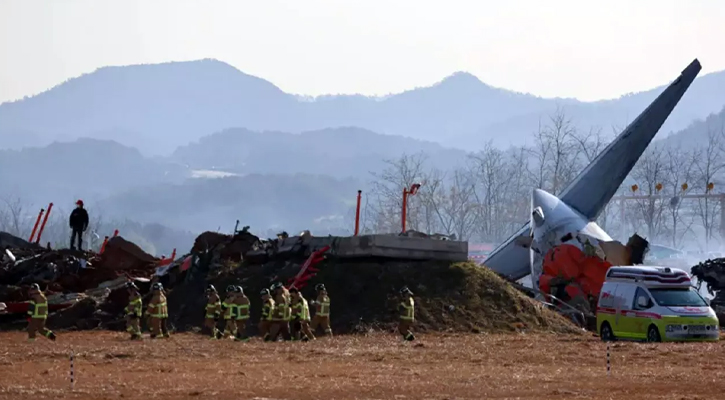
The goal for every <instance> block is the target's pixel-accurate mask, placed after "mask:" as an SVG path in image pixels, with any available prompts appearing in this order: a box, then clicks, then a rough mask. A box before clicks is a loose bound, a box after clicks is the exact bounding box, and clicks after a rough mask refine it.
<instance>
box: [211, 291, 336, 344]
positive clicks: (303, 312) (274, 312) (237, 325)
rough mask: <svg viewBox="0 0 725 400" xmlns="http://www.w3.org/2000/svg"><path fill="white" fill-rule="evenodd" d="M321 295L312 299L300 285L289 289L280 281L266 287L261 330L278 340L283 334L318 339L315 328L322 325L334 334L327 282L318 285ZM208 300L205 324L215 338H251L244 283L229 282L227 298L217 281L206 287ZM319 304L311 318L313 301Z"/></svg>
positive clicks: (239, 339) (269, 338)
mask: <svg viewBox="0 0 725 400" xmlns="http://www.w3.org/2000/svg"><path fill="white" fill-rule="evenodd" d="M315 290H316V291H317V298H316V299H315V300H312V301H310V302H309V303H308V302H307V300H306V299H305V298H304V297H302V294H301V293H300V292H299V290H297V289H296V288H294V287H293V288H291V289H289V290H288V289H287V288H285V287H284V286H283V285H282V283H280V282H278V283H276V284H274V285H272V287H271V288H269V289H262V291H261V292H260V296H261V297H262V313H261V316H260V319H259V334H260V336H262V338H263V339H264V340H265V341H276V340H277V338H278V337H279V336H280V335H281V336H282V338H283V339H285V340H302V341H308V340H313V339H315V335H314V333H313V332H315V331H316V330H317V328H318V327H321V328H322V330H323V331H324V333H325V335H326V336H328V337H331V336H332V328H331V327H330V297H329V296H328V295H327V289H326V288H325V285H323V284H318V285H317V286H315ZM206 294H207V304H206V311H205V312H206V314H205V321H204V326H205V327H206V328H207V329H208V330H209V333H210V334H211V339H226V338H233V339H234V340H237V341H248V340H249V337H247V335H246V330H247V329H246V326H247V321H248V320H249V298H247V296H246V295H245V294H244V289H242V287H241V286H234V285H229V286H227V290H226V296H225V297H224V301H223V302H222V301H221V298H220V296H219V293H218V292H217V290H216V288H215V287H214V286H213V285H209V287H208V288H207V289H206ZM310 303H311V304H312V305H314V306H315V316H314V318H310V307H309V304H310ZM220 319H223V320H224V330H223V331H222V330H220V329H217V322H218V321H219V320H220Z"/></svg>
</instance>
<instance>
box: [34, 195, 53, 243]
mask: <svg viewBox="0 0 725 400" xmlns="http://www.w3.org/2000/svg"><path fill="white" fill-rule="evenodd" d="M52 209H53V203H50V204H48V212H47V213H45V218H43V224H42V225H40V230H39V231H38V237H37V238H35V243H36V244H38V243H40V236H42V235H43V229H45V223H46V222H48V215H50V210H52Z"/></svg>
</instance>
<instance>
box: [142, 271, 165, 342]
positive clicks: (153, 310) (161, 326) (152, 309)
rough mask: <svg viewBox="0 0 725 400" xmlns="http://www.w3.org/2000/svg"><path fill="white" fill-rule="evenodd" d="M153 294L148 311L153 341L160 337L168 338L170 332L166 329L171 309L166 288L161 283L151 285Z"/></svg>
mask: <svg viewBox="0 0 725 400" xmlns="http://www.w3.org/2000/svg"><path fill="white" fill-rule="evenodd" d="M151 292H152V294H151V300H150V301H149V305H148V308H147V309H146V315H147V316H148V317H149V323H150V325H151V339H156V338H157V337H159V335H162V337H164V338H168V337H169V331H168V329H167V328H166V319H167V318H169V308H168V306H167V304H166V295H165V294H164V286H163V285H162V284H161V282H156V283H154V284H153V285H151Z"/></svg>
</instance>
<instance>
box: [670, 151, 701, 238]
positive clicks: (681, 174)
mask: <svg viewBox="0 0 725 400" xmlns="http://www.w3.org/2000/svg"><path fill="white" fill-rule="evenodd" d="M666 154H667V157H666V161H665V162H666V163H667V166H666V170H667V179H665V181H664V182H663V184H664V185H665V188H664V190H663V192H664V193H668V194H671V195H672V197H671V198H670V200H666V201H665V203H666V204H667V205H668V206H669V219H670V226H669V230H670V244H671V245H672V247H675V248H678V247H680V245H681V243H682V239H683V237H684V235H685V234H686V233H687V232H688V231H690V227H691V226H692V223H693V220H692V218H690V219H689V221H685V220H684V219H683V216H682V213H681V212H680V211H681V208H682V201H680V200H679V197H678V196H679V194H687V192H689V191H690V190H692V188H691V187H688V188H687V189H686V190H685V191H683V190H682V184H683V183H686V182H692V180H693V178H694V174H695V159H694V158H693V153H692V152H683V151H681V150H680V149H677V148H673V147H668V148H667V151H666Z"/></svg>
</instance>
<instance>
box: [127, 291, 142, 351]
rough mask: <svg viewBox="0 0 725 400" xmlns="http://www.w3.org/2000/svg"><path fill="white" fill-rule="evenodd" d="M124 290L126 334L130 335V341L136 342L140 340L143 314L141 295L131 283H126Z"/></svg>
mask: <svg viewBox="0 0 725 400" xmlns="http://www.w3.org/2000/svg"><path fill="white" fill-rule="evenodd" d="M126 289H127V290H128V305H127V306H126V332H128V333H130V334H131V340H138V339H141V314H143V303H142V301H141V293H139V290H138V287H136V285H135V284H134V283H133V282H128V283H126Z"/></svg>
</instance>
